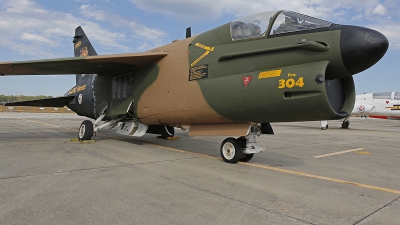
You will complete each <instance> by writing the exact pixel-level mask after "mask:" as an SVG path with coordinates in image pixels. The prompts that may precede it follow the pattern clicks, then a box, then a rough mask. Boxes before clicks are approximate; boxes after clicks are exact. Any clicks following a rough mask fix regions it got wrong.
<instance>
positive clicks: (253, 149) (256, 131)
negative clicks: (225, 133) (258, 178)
mask: <svg viewBox="0 0 400 225" xmlns="http://www.w3.org/2000/svg"><path fill="white" fill-rule="evenodd" d="M260 135H261V130H260V128H259V127H258V126H252V127H251V129H250V132H249V133H248V134H247V135H246V136H242V137H239V138H237V139H235V138H227V139H225V140H224V141H223V142H222V144H221V148H220V152H221V157H222V159H223V160H224V161H225V162H227V163H237V162H239V161H241V162H248V161H250V160H251V159H252V158H253V156H254V153H260V152H263V151H265V150H267V148H263V147H261V146H260V145H258V143H257V140H256V138H257V136H260Z"/></svg>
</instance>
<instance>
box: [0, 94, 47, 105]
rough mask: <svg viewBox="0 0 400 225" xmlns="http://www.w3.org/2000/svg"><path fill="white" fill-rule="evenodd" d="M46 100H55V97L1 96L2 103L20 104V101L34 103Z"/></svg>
mask: <svg viewBox="0 0 400 225" xmlns="http://www.w3.org/2000/svg"><path fill="white" fill-rule="evenodd" d="M45 98H53V96H46V95H37V96H26V95H0V102H1V103H7V102H20V101H32V100H39V99H45Z"/></svg>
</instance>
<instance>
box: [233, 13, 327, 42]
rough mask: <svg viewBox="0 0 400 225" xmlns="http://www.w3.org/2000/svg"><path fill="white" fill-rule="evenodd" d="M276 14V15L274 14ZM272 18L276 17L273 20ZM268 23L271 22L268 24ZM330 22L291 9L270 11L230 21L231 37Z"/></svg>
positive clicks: (312, 27) (321, 25) (276, 32)
mask: <svg viewBox="0 0 400 225" xmlns="http://www.w3.org/2000/svg"><path fill="white" fill-rule="evenodd" d="M276 14H278V16H275V15H276ZM273 18H276V19H275V20H273ZM270 23H273V24H272V26H270ZM331 24H332V23H331V22H327V21H324V20H320V19H317V18H313V17H310V16H306V15H302V14H300V13H296V12H291V11H272V12H264V13H258V14H254V15H250V16H246V17H243V18H241V19H238V20H235V21H233V22H232V23H231V37H232V40H233V41H237V40H242V39H250V38H257V37H263V36H266V34H267V32H268V28H269V27H271V29H270V31H269V33H268V34H269V35H277V34H284V33H291V32H297V31H305V30H313V29H317V28H323V27H329V26H330V25H331Z"/></svg>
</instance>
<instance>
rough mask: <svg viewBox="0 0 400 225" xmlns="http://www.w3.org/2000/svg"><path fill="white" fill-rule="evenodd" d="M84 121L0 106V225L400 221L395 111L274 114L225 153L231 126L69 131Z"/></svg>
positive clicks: (399, 141) (399, 144) (398, 127)
mask: <svg viewBox="0 0 400 225" xmlns="http://www.w3.org/2000/svg"><path fill="white" fill-rule="evenodd" d="M83 120H85V118H84V117H79V116H76V115H69V114H68V115H67V114H66V115H62V114H30V113H0V224H374V225H375V224H400V213H399V212H400V176H399V174H400V166H399V165H400V164H399V162H400V134H399V131H400V121H388V120H379V119H360V118H351V119H350V123H351V124H350V129H340V128H339V127H340V121H329V127H330V129H328V130H326V131H323V130H319V122H299V123H277V124H272V127H273V129H274V131H275V135H263V136H261V137H259V138H258V142H259V144H260V145H261V146H263V147H268V148H269V149H268V151H266V152H264V153H260V154H256V155H255V156H254V158H253V159H252V160H251V161H250V162H249V163H239V164H228V163H224V162H223V161H222V160H221V158H220V153H219V148H220V145H221V142H222V141H223V140H224V139H225V138H226V137H188V136H187V132H184V131H181V130H176V136H178V137H179V138H180V139H179V140H171V141H167V140H162V139H157V138H156V135H151V134H146V135H145V136H143V137H141V138H135V137H126V136H120V135H117V134H115V128H114V129H112V130H101V131H99V133H98V135H97V136H96V137H95V142H94V143H86V144H81V143H74V142H71V141H70V139H72V138H76V137H77V129H78V127H79V125H80V123H81V122H82V121H83Z"/></svg>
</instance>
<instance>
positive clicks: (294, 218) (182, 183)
mask: <svg viewBox="0 0 400 225" xmlns="http://www.w3.org/2000/svg"><path fill="white" fill-rule="evenodd" d="M135 168H137V167H135ZM138 169H141V170H143V171H145V172H147V173H150V174H153V175H156V176H158V177H161V178H164V179H166V180H169V181H172V182H175V183H178V184H181V185H185V186H187V187H191V188H194V189H196V190H198V191H203V192H207V193H209V194H212V195H216V196H219V197H222V198H225V199H228V200H232V201H235V202H239V203H241V204H245V205H248V206H251V207H254V208H257V209H259V210H263V211H266V212H270V213H273V214H276V215H279V216H282V217H287V218H290V219H293V220H296V221H299V222H302V223H304V224H312V225H315V223H312V222H309V221H306V220H303V219H301V218H297V217H293V216H290V215H286V214H283V213H280V212H278V211H274V210H270V209H267V208H264V207H261V206H258V205H256V204H252V203H249V202H246V201H243V200H240V199H236V198H232V197H229V196H227V195H224V194H220V193H218V192H215V191H211V190H208V189H205V188H201V187H198V186H195V185H192V184H188V183H185V182H182V181H179V180H175V179H173V178H170V177H167V176H164V175H161V174H158V173H156V172H152V171H148V170H146V169H144V168H138Z"/></svg>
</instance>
